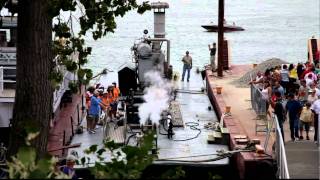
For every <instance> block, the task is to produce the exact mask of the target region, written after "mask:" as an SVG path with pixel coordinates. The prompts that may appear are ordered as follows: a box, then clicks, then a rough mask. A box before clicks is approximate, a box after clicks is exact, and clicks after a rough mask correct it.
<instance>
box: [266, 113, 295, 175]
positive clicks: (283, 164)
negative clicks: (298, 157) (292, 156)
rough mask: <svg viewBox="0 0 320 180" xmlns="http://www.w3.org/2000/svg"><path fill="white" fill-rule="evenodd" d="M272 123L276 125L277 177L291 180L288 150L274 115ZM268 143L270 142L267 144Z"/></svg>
mask: <svg viewBox="0 0 320 180" xmlns="http://www.w3.org/2000/svg"><path fill="white" fill-rule="evenodd" d="M272 121H273V124H275V135H276V140H275V153H276V154H275V155H276V161H277V176H278V178H279V179H290V176H289V170H288V162H287V156H286V149H285V147H284V142H283V137H282V133H281V129H280V125H279V121H278V118H277V116H276V115H275V114H274V113H273V114H272ZM269 136H270V134H269ZM265 143H268V142H265Z"/></svg>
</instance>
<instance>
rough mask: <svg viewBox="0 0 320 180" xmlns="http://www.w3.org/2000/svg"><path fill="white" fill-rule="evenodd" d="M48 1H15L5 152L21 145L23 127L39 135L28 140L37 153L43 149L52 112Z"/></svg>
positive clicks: (14, 150) (24, 135)
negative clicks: (12, 90) (12, 87)
mask: <svg viewBox="0 0 320 180" xmlns="http://www.w3.org/2000/svg"><path fill="white" fill-rule="evenodd" d="M47 6H48V1H43V0H22V1H19V4H18V38H17V40H18V41H17V86H16V96H15V104H14V109H13V118H12V121H11V125H12V127H11V134H10V145H9V154H10V155H13V154H15V153H16V152H17V151H18V148H19V147H20V146H22V145H24V142H25V138H26V134H25V130H26V129H28V128H32V129H33V130H37V131H39V132H40V135H39V136H38V137H37V138H36V139H35V140H34V141H33V142H32V145H33V146H34V147H35V148H36V149H37V153H38V155H39V156H38V157H41V156H42V155H44V153H45V152H46V149H47V140H48V133H49V121H50V118H51V114H52V101H53V88H52V86H51V83H50V80H49V73H50V71H51V69H52V49H51V40H52V19H50V18H49V16H48V13H47Z"/></svg>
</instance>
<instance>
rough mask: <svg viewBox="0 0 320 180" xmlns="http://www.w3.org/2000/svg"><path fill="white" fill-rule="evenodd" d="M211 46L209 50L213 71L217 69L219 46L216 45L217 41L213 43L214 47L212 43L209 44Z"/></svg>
mask: <svg viewBox="0 0 320 180" xmlns="http://www.w3.org/2000/svg"><path fill="white" fill-rule="evenodd" d="M208 47H209V51H210V63H211V70H212V72H214V71H216V63H215V61H216V51H217V47H216V43H213V44H212V48H211V47H210V44H208Z"/></svg>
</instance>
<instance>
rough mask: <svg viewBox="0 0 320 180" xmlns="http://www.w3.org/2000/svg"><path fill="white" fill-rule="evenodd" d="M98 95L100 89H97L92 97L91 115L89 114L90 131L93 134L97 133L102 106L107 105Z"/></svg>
mask: <svg viewBox="0 0 320 180" xmlns="http://www.w3.org/2000/svg"><path fill="white" fill-rule="evenodd" d="M98 96H99V91H98V90H97V89H96V90H95V91H94V93H93V96H92V97H91V104H90V109H89V115H88V116H87V121H88V132H89V133H92V134H94V133H96V131H95V127H96V125H97V123H98V120H99V115H100V107H106V105H105V104H103V103H102V102H101V99H99V98H98Z"/></svg>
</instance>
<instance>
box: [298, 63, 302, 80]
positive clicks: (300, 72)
mask: <svg viewBox="0 0 320 180" xmlns="http://www.w3.org/2000/svg"><path fill="white" fill-rule="evenodd" d="M303 72H304V67H303V64H301V63H298V65H297V74H298V78H299V79H303V78H301V77H302V74H303Z"/></svg>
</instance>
